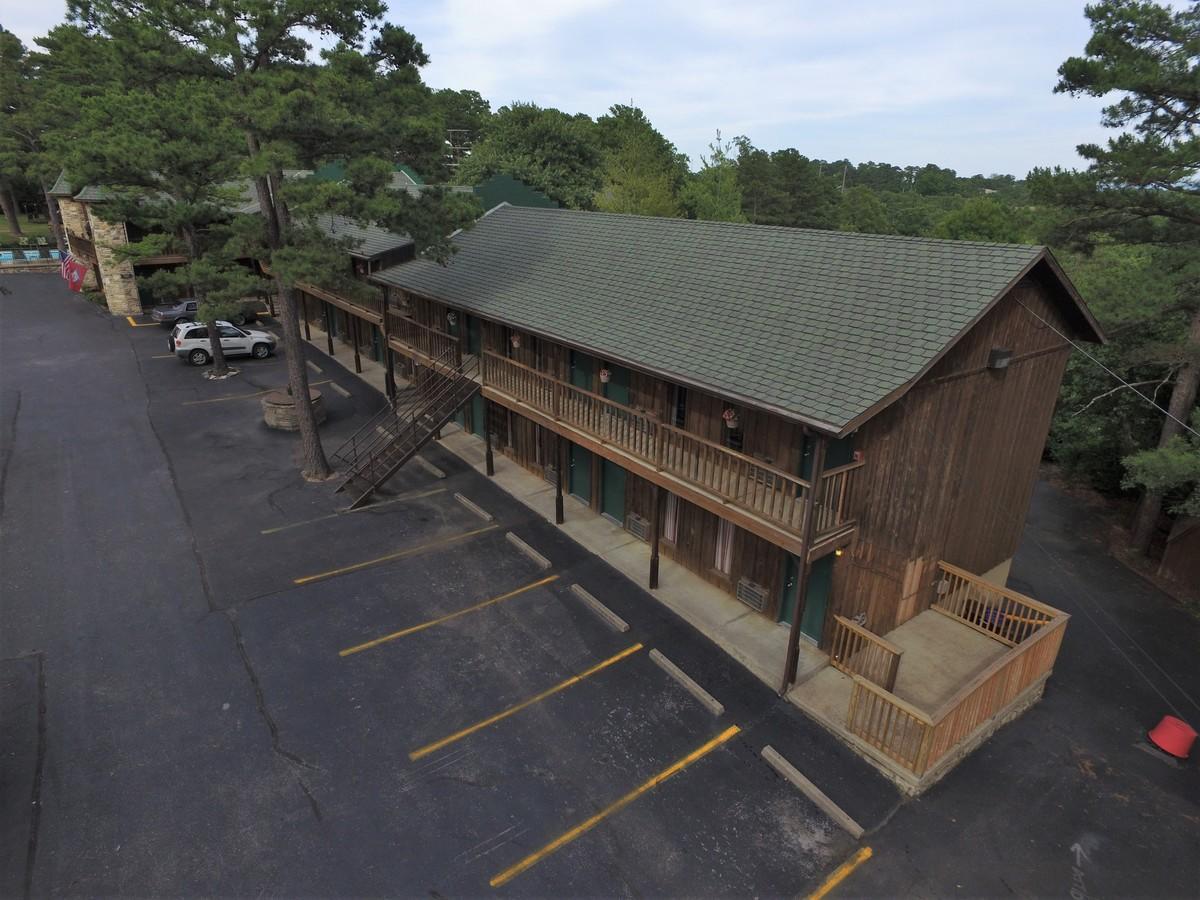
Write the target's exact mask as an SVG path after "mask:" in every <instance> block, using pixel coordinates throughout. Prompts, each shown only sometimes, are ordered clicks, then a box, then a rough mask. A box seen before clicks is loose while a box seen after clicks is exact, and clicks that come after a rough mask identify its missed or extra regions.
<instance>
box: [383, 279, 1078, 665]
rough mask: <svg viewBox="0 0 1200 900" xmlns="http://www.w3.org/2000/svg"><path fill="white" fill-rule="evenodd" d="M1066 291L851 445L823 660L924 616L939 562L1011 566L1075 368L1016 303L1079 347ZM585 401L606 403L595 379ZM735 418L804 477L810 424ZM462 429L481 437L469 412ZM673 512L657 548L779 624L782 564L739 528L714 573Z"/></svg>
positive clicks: (419, 304)
mask: <svg viewBox="0 0 1200 900" xmlns="http://www.w3.org/2000/svg"><path fill="white" fill-rule="evenodd" d="M1056 290H1058V288H1057V287H1055V286H1053V285H1051V284H1050V283H1048V277H1047V276H1045V275H1044V274H1040V275H1039V274H1031V275H1029V276H1027V277H1026V278H1025V279H1023V280H1022V281H1021V282H1020V283H1019V284H1018V285H1017V286H1015V287H1014V288H1013V289H1012V290H1011V291H1010V292H1009V294H1008V295H1007V296H1006V297H1005V298H1003V299H1002V300H1001V301H1000V302H999V303H998V304H997V305H996V307H995V308H994V309H993V310H992V311H991V312H989V313H988V314H987V315H986V316H984V317H983V318H982V319H981V320H980V321H979V322H978V323H977V324H976V326H975V327H974V328H973V329H972V331H971V332H970V333H969V334H968V335H967V336H966V337H965V338H964V339H963V340H962V341H961V342H960V343H959V345H958V346H956V347H955V348H954V349H953V350H952V351H950V352H949V353H948V354H946V356H945V357H944V358H943V359H942V360H940V361H939V362H938V364H937V365H935V366H934V367H933V368H932V369H931V370H930V372H929V373H927V374H926V376H925V377H924V378H923V379H922V380H921V381H920V383H919V384H917V385H916V386H915V387H914V388H913V389H912V390H911V391H909V393H908V394H907V395H905V396H904V397H903V398H901V399H900V400H899V401H897V402H896V403H895V404H893V405H892V406H891V407H889V408H888V409H886V410H884V411H883V412H882V413H880V414H879V415H878V416H877V417H876V418H874V419H872V420H870V421H869V422H868V423H867V424H866V425H864V426H863V427H862V428H861V429H860V430H859V431H858V433H857V434H855V435H854V437H853V445H854V447H855V449H857V450H859V451H861V452H862V454H863V458H864V460H865V465H864V466H863V468H862V469H860V470H859V471H858V472H857V473H856V478H855V485H854V488H853V491H852V498H851V508H850V514H851V515H852V516H854V517H856V518H857V519H858V521H859V532H858V536H857V540H856V541H855V543H854V544H853V545H852V546H850V547H849V548H847V550H846V551H845V553H844V555H842V556H841V557H840V558H838V559H837V561H836V563H835V564H834V567H833V570H834V575H833V588H832V591H831V595H830V603H829V609H828V615H827V618H826V633H825V639H824V640H823V641H822V644H823V645H827V643H828V640H829V638H830V637H831V624H830V623H832V622H833V615H834V614H835V613H837V614H841V615H843V616H846V617H847V618H851V617H853V616H855V615H857V614H859V613H865V614H866V618H867V622H866V624H867V627H868V628H870V629H871V630H873V631H875V632H877V633H884V632H886V631H889V630H891V629H892V628H893V627H895V626H896V625H899V624H900V623H902V622H904V621H906V620H907V619H909V618H911V617H912V616H914V615H916V614H917V613H919V612H920V611H922V610H923V609H925V608H926V607H927V606H928V604H929V601H930V596H931V591H930V588H931V585H932V583H933V581H934V579H935V577H936V568H937V562H938V560H939V559H944V560H946V561H947V562H950V563H952V564H954V565H958V566H961V567H963V568H965V569H968V570H970V571H972V572H977V573H981V572H985V571H987V570H989V569H991V568H992V567H993V566H995V565H997V564H999V563H1001V562H1003V561H1004V560H1006V559H1008V558H1010V557H1011V556H1012V555H1013V553H1014V552H1015V550H1016V546H1017V542H1018V540H1019V537H1020V534H1021V531H1022V529H1023V527H1024V519H1025V514H1026V511H1027V509H1028V504H1029V497H1030V494H1031V492H1032V489H1033V483H1034V481H1035V479H1036V473H1037V465H1038V461H1039V459H1040V457H1041V453H1042V449H1043V444H1044V441H1045V437H1046V432H1047V429H1048V427H1049V421H1050V417H1051V415H1052V413H1053V410H1054V404H1055V400H1056V398H1057V394H1058V388H1059V384H1060V381H1061V378H1062V373H1063V369H1064V367H1065V365H1066V360H1067V356H1068V355H1069V348H1068V347H1067V345H1066V344H1065V343H1064V342H1063V341H1062V339H1061V338H1059V337H1058V336H1057V335H1056V334H1054V333H1053V332H1052V331H1051V330H1050V329H1048V328H1047V327H1046V326H1045V325H1043V324H1042V323H1041V322H1039V321H1038V320H1037V319H1035V318H1034V317H1033V316H1032V315H1031V314H1030V313H1029V312H1028V311H1026V310H1025V309H1023V308H1022V307H1021V305H1020V304H1021V303H1024V304H1026V305H1027V306H1029V307H1030V308H1031V309H1032V310H1033V311H1035V312H1037V314H1038V315H1040V316H1042V317H1044V318H1046V319H1047V320H1049V321H1051V322H1053V323H1054V325H1055V327H1056V328H1059V329H1060V330H1062V331H1064V333H1068V334H1070V333H1073V331H1074V330H1075V329H1074V326H1073V325H1072V324H1071V323H1070V321H1069V320H1068V319H1067V318H1066V317H1065V316H1064V315H1063V314H1062V312H1061V311H1060V310H1059V309H1058V304H1057V303H1056V302H1054V301H1053V300H1052V297H1053V296H1054V294H1053V292H1054V291H1056ZM391 297H392V301H393V302H396V301H397V300H398V299H399V292H397V291H394V290H393V291H392V292H391ZM409 305H410V309H411V314H412V316H413V317H414V318H415V319H417V320H418V321H420V322H422V323H423V324H426V325H430V326H432V327H435V328H439V329H446V328H447V324H446V313H447V311H448V310H447V307H445V306H444V305H442V304H440V303H436V302H433V301H430V300H426V299H424V298H421V297H418V296H410V297H409ZM455 330H457V332H458V334H460V335H462V336H463V337H464V340H465V336H466V333H467V320H466V316H465V315H463V314H462V313H461V312H460V313H459V317H458V324H457V326H456V329H455ZM511 334H512V332H511V331H510V329H508V328H507V327H505V326H502V325H499V324H497V323H492V322H483V323H482V328H481V338H482V340H481V344H482V347H483V349H486V350H490V351H492V352H495V353H502V354H504V355H507V356H509V357H511V358H513V359H515V360H517V361H519V362H521V363H524V364H526V365H528V366H532V367H535V368H537V369H539V370H541V371H544V372H547V373H549V374H552V375H554V376H555V377H558V378H561V379H564V380H569V379H570V377H571V371H570V360H571V350H570V348H568V347H565V346H562V345H559V344H555V343H553V342H550V341H544V340H538V339H537V338H536V337H534V336H532V335H529V334H527V333H522V334H521V337H520V343H521V346H520V347H518V348H513V347H512V346H511V343H510V336H511ZM993 348H1004V349H1007V350H1010V351H1012V354H1013V356H1012V361H1011V363H1010V365H1009V367H1008V368H1007V369H1005V370H1002V371H997V370H992V369H988V368H987V365H988V357H989V354H990V353H991V351H992V349H993ZM603 362H604V361H603V360H598V363H603ZM597 368H599V366H597ZM591 388H592V390H594V391H596V392H601V385H600V384H599V380H598V378H596V379H594V383H593V384H592V385H591ZM679 390H680V388H679V387H677V386H676V385H673V384H671V383H670V382H667V381H664V380H662V379H659V378H656V377H654V376H651V375H648V374H645V373H641V372H637V371H634V372H632V373H631V377H630V380H629V395H630V400H629V403H630V405H631V406H632V407H635V408H637V409H639V410H644V411H646V412H648V413H651V414H653V415H656V416H658V417H660V418H662V419H663V420H664V421H667V422H671V423H674V422H675V412H676V403H677V397H678V391H679ZM729 405H731V404H729V403H728V402H727V401H725V400H723V399H722V398H720V397H718V396H715V395H712V394H708V393H705V392H703V391H699V390H694V389H687V391H686V415H685V417H684V421H683V427H684V428H685V429H686V430H687V431H689V432H691V433H693V434H697V435H700V436H701V437H704V438H707V439H709V440H712V441H718V442H722V443H723V442H725V440H726V437H727V435H726V431H725V425H724V422H723V420H722V416H721V414H722V412H723V411H724V410H725V409H726V407H727V406H729ZM489 406H490V407H491V409H490V412H489V427H490V430H491V431H492V433H493V434H494V435H496V438H497V440H496V449H497V450H498V451H500V452H503V453H504V454H506V455H507V456H509V457H510V458H511V459H513V460H514V461H515V462H517V463H518V464H520V465H521V466H523V467H525V468H526V469H528V470H529V471H531V472H534V473H536V474H538V475H545V474H546V467H547V466H548V465H550V466H555V467H557V465H558V461H557V459H556V450H555V446H556V444H555V438H554V435H553V434H552V433H551V432H549V431H548V430H546V429H543V428H541V427H540V426H538V425H537V424H535V423H533V422H531V421H529V420H528V419H526V418H524V417H523V416H521V415H519V414H517V413H513V412H511V411H509V410H507V409H504V408H502V407H501V406H499V405H498V404H494V403H493V404H489ZM735 408H736V407H735ZM738 414H739V418H740V420H741V433H742V437H743V445H742V448H741V449H742V451H743V452H744V453H747V454H749V455H752V456H756V457H758V458H760V459H762V460H764V461H766V462H769V463H770V464H772V465H775V466H777V467H779V468H782V469H785V470H787V471H789V472H796V473H800V472H801V466H802V464H803V460H802V455H803V453H804V448H805V434H806V432H805V429H804V428H803V427H802V426H801V425H799V424H798V423H794V422H790V421H787V420H784V419H781V418H779V417H777V416H774V415H771V414H769V413H765V412H761V411H758V410H753V409H745V408H738ZM467 415H468V423H467V425H468V427H469V428H473V427H474V423H473V422H471V421H470V416H471V413H470V410H469V409H468V412H467ZM599 468H600V466H599V464H598V461H597V464H596V465H594V466H593V474H592V491H591V505H592V506H593V508H596V509H599V506H600V491H599ZM652 496H653V490H652V487H651V485H650V484H649V483H648V482H646V481H644V480H643V479H641V478H638V477H637V476H635V475H633V474H632V473H630V474H629V475H628V477H627V478H626V497H625V509H626V512H627V513H635V514H637V515H639V516H642V517H643V518H646V519H650V518H651V517H652V512H653V511H652V508H651V504H652ZM678 505H679V524H678V538H677V540H676V541H675V542H673V543H672V542H668V541H666V540H664V541H663V542H662V548H661V549H662V552H663V554H664V555H666V556H669V557H670V558H672V559H674V560H675V561H676V562H679V563H680V564H682V565H684V566H685V567H687V568H688V569H690V570H691V571H693V572H695V573H697V574H699V575H700V576H701V577H703V578H705V579H706V580H708V581H710V582H711V583H713V584H716V585H719V586H721V587H724V588H725V589H727V590H729V591H731V592H732V591H733V590H734V589H735V588H736V585H737V582H738V579H740V578H743V577H744V578H747V579H749V580H751V581H754V582H756V583H757V584H760V585H762V586H764V587H765V588H766V589H767V592H768V596H769V598H770V599H769V601H768V604H767V607H766V608H765V609H764V611H763V612H764V615H767V616H770V617H772V618H775V617H777V615H778V608H779V602H780V594H781V590H782V582H783V577H784V570H785V564H786V558H787V554H786V553H785V551H783V550H782V549H780V548H779V547H776V546H774V545H773V544H771V543H769V542H768V541H765V540H763V539H761V538H759V537H757V536H755V535H752V534H749V533H746V532H744V531H742V530H741V529H737V531H736V533H735V537H734V544H733V563H732V566H731V572H730V574H729V575H728V576H726V575H725V574H723V573H721V572H718V571H716V569H715V567H714V562H715V554H716V544H717V531H718V528H719V522H720V519H719V518H718V517H717V516H716V515H713V514H712V513H709V512H707V511H705V510H702V509H700V508H698V507H695V506H693V505H691V504H689V503H687V502H685V501H683V500H679V501H678ZM569 514H570V513H569V507H568V515H569Z"/></svg>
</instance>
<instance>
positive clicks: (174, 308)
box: [150, 297, 263, 325]
mask: <svg viewBox="0 0 1200 900" xmlns="http://www.w3.org/2000/svg"><path fill="white" fill-rule="evenodd" d="M196 305H197V304H196V301H195V300H193V299H191V298H190V297H182V298H180V299H179V300H174V301H172V302H170V303H160V304H158V306H156V307H154V309H152V310H150V318H151V319H153V320H154V321H155V322H158V323H159V324H162V325H178V324H179V323H180V322H194V321H196ZM262 311H263V304H262V301H261V300H255V299H247V300H243V301H242V309H241V312H239V313H238V314H237V315H234V316H231V317H230V321H231V322H233V324H234V325H245V324H246V323H247V322H254V321H257V320H258V317H259V316H260V315H261V314H262Z"/></svg>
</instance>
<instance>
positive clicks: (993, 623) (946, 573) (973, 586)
mask: <svg viewBox="0 0 1200 900" xmlns="http://www.w3.org/2000/svg"><path fill="white" fill-rule="evenodd" d="M938 568H939V569H941V570H942V580H941V582H940V583H939V584H938V587H937V592H938V596H937V600H935V601H934V604H933V608H934V609H936V610H937V611H938V612H940V613H945V614H946V615H948V616H951V617H953V618H955V619H958V620H959V621H961V622H965V623H967V624H968V625H970V626H971V627H972V628H974V629H976V630H978V631H982V632H983V633H984V634H986V635H987V636H988V637H991V638H995V639H996V640H998V641H1000V642H1001V643H1004V644H1008V645H1009V646H1010V647H1015V646H1016V645H1017V644H1019V643H1021V642H1022V641H1024V640H1025V639H1026V638H1028V637H1030V636H1031V635H1032V634H1033V633H1034V632H1036V631H1037V630H1038V629H1039V628H1041V627H1042V626H1043V625H1046V624H1048V623H1049V622H1050V621H1051V620H1052V619H1053V618H1054V617H1055V616H1056V615H1061V613H1059V611H1058V610H1056V609H1054V608H1053V607H1051V606H1046V605H1045V604H1042V603H1038V602H1037V601H1036V600H1034V599H1033V598H1032V597H1026V596H1025V595H1024V594H1019V593H1017V592H1016V591H1010V590H1009V589H1008V588H1003V587H999V586H997V585H994V584H992V583H991V582H989V581H984V580H983V579H982V578H980V577H979V576H977V575H972V574H971V573H970V572H968V571H966V570H965V569H960V568H958V567H957V566H952V565H950V564H949V563H946V562H939V563H938Z"/></svg>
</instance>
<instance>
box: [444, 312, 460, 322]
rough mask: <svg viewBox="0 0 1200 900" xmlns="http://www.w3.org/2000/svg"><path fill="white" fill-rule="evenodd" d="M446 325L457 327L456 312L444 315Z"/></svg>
mask: <svg viewBox="0 0 1200 900" xmlns="http://www.w3.org/2000/svg"><path fill="white" fill-rule="evenodd" d="M446 324H447V325H457V324H458V313H456V312H448V313H446Z"/></svg>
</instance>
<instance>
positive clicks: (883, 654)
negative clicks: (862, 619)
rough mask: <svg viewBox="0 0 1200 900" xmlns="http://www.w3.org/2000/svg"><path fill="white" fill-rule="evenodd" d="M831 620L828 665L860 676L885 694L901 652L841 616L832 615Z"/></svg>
mask: <svg viewBox="0 0 1200 900" xmlns="http://www.w3.org/2000/svg"><path fill="white" fill-rule="evenodd" d="M833 621H834V626H833V644H832V646H831V647H830V650H829V662H830V664H831V665H832V666H833V667H834V668H835V669H840V670H841V671H843V672H845V673H846V674H847V675H861V676H862V677H863V678H866V679H867V680H868V681H871V682H873V683H874V684H877V685H879V686H880V687H881V688H883V689H884V690H885V691H890V690H891V689H892V688H894V687H895V686H896V673H897V672H898V671H899V670H900V657H901V656H902V655H903V653H904V651H903V650H901V649H900V648H899V647H897V646H896V645H895V644H893V643H891V642H890V641H887V640H884V639H883V638H881V637H880V636H879V635H877V634H876V633H875V632H873V631H869V630H868V629H866V628H864V627H863V626H861V625H859V624H858V623H856V622H851V621H850V620H849V619H846V618H843V617H842V616H834V617H833Z"/></svg>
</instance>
